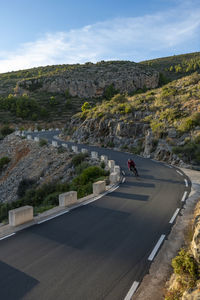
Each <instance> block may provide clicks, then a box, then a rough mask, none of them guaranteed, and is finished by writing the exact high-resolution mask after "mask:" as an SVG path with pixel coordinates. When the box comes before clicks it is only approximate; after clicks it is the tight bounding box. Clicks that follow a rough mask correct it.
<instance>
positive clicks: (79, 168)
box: [75, 161, 90, 175]
mask: <svg viewBox="0 0 200 300" xmlns="http://www.w3.org/2000/svg"><path fill="white" fill-rule="evenodd" d="M89 166H90V165H89V163H88V162H86V161H83V162H81V163H80V164H79V165H78V166H77V167H76V168H75V172H76V174H78V175H80V174H81V173H82V172H83V171H84V170H85V169H87V168H88V167H89Z"/></svg>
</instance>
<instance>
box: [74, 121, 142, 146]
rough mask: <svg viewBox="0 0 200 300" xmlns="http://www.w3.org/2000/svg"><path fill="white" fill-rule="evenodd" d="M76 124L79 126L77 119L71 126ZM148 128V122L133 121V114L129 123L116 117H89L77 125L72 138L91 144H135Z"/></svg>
mask: <svg viewBox="0 0 200 300" xmlns="http://www.w3.org/2000/svg"><path fill="white" fill-rule="evenodd" d="M75 126H77V120H74V121H72V123H71V125H70V128H71V129H72V128H75ZM147 128H148V125H146V124H143V123H140V122H133V121H132V115H131V116H130V118H129V122H127V123H125V122H124V121H118V120H116V119H106V120H104V119H102V120H101V121H99V120H98V119H88V120H85V121H84V122H83V123H80V124H79V126H77V129H76V130H75V132H74V133H73V135H72V140H74V141H76V142H82V143H84V142H87V143H90V144H104V145H109V144H114V145H115V147H121V146H124V145H128V146H133V145H136V144H137V139H139V138H142V137H143V136H144V135H145V131H146V129H147Z"/></svg>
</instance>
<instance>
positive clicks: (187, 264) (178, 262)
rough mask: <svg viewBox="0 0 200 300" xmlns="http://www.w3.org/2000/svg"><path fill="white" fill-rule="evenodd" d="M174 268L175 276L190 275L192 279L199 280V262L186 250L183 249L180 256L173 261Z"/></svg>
mask: <svg viewBox="0 0 200 300" xmlns="http://www.w3.org/2000/svg"><path fill="white" fill-rule="evenodd" d="M172 267H173V269H174V273H175V274H179V275H190V276H191V277H192V278H194V279H196V280H197V279H198V265H197V262H196V261H195V259H194V257H192V255H190V254H189V253H188V252H187V251H186V250H185V249H181V250H180V251H179V253H178V255H177V256H176V257H175V258H174V259H172Z"/></svg>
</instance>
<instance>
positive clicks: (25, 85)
mask: <svg viewBox="0 0 200 300" xmlns="http://www.w3.org/2000/svg"><path fill="white" fill-rule="evenodd" d="M158 80H159V74H158V72H157V71H155V70H153V69H152V68H149V67H146V66H141V65H139V64H136V63H134V62H128V61H110V62H104V61H102V62H99V63H97V64H92V63H86V64H84V65H78V64H77V65H62V66H51V67H50V66H47V67H41V68H34V69H30V70H24V71H19V72H10V73H6V74H1V75H0V95H1V98H0V120H1V122H2V123H3V122H5V121H7V122H14V123H17V122H22V123H26V121H27V120H29V121H45V122H51V123H52V122H64V121H66V119H69V118H70V117H71V116H72V115H73V114H74V113H76V112H77V111H80V109H81V106H82V104H83V103H84V101H85V99H88V101H89V102H90V103H91V104H94V103H95V102H97V101H101V99H102V98H103V97H105V98H106V97H108V96H109V95H113V94H114V93H116V91H118V92H121V93H134V92H135V91H136V90H137V89H146V88H147V89H150V88H155V87H157V86H158ZM24 95H25V96H24Z"/></svg>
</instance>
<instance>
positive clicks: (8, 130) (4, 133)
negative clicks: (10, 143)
mask: <svg viewBox="0 0 200 300" xmlns="http://www.w3.org/2000/svg"><path fill="white" fill-rule="evenodd" d="M13 131H14V129H13V128H10V127H9V126H8V125H4V126H3V127H2V128H1V130H0V133H1V135H2V136H3V137H5V136H7V135H9V134H11V133H12V132H13Z"/></svg>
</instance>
